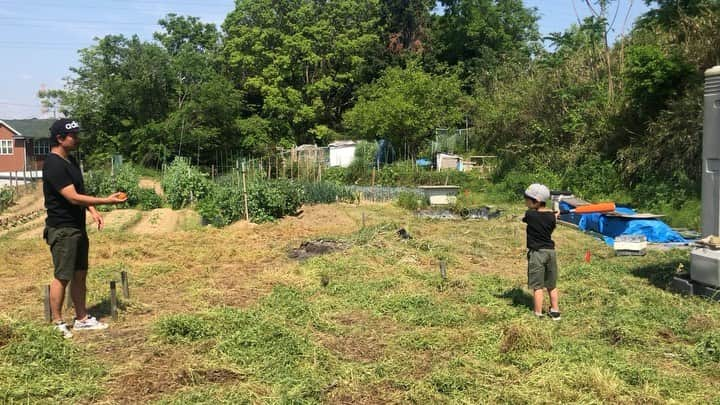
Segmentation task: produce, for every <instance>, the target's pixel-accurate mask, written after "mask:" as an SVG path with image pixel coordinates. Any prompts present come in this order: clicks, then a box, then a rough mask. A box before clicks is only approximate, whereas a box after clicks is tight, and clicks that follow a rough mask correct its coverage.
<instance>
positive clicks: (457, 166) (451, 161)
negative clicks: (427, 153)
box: [435, 153, 463, 171]
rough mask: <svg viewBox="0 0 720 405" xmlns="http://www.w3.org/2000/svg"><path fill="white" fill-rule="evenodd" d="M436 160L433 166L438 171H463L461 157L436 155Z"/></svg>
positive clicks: (445, 154) (443, 154) (444, 154)
mask: <svg viewBox="0 0 720 405" xmlns="http://www.w3.org/2000/svg"><path fill="white" fill-rule="evenodd" d="M436 159H437V161H436V162H435V164H436V167H437V170H438V171H440V170H444V169H452V170H460V171H462V170H463V158H462V157H461V156H458V155H450V154H447V153H438V154H437V157H436Z"/></svg>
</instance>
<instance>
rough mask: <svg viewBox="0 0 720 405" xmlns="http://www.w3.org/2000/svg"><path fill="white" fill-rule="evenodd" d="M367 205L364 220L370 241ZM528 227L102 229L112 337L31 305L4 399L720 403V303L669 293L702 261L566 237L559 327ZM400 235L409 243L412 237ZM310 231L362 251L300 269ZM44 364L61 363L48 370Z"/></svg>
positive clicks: (333, 224) (12, 320) (1, 377)
mask: <svg viewBox="0 0 720 405" xmlns="http://www.w3.org/2000/svg"><path fill="white" fill-rule="evenodd" d="M363 212H364V213H365V214H366V217H367V219H368V220H367V223H368V226H367V227H366V228H365V229H360V222H361V219H360V218H361V216H362V213H363ZM520 214H521V208H520V207H519V206H518V207H511V209H510V210H509V212H508V214H507V215H505V216H503V217H502V218H500V219H497V220H492V221H459V222H454V221H449V222H448V221H428V220H419V219H416V218H414V217H412V215H410V214H409V213H407V212H404V211H401V210H398V209H397V208H394V207H391V206H381V205H363V206H359V207H358V206H351V205H333V206H322V207H316V208H309V209H306V213H305V214H304V217H303V218H301V219H296V218H290V219H287V220H283V221H280V222H278V223H276V224H267V225H262V226H258V227H251V226H241V227H231V228H227V229H223V230H212V229H206V230H194V231H190V232H180V233H175V234H171V235H167V236H165V237H162V238H158V237H154V238H152V239H150V238H145V237H137V236H133V235H130V234H127V233H122V232H110V233H106V234H103V235H99V236H97V237H96V239H95V240H93V246H92V248H91V249H92V250H93V255H94V256H93V259H92V260H91V262H92V263H93V269H92V271H91V280H90V284H91V295H90V300H91V303H93V304H96V309H98V310H106V308H105V306H106V305H107V303H106V292H105V290H106V289H107V287H106V284H107V281H108V280H109V279H112V278H115V279H117V273H119V271H121V270H123V269H126V270H128V271H130V274H131V283H132V284H131V286H132V290H131V294H132V295H131V299H130V300H126V301H124V302H122V306H121V307H122V309H123V311H122V312H121V320H120V321H119V322H117V323H115V324H113V325H112V326H111V328H110V329H109V332H107V333H105V334H95V335H87V336H86V337H85V336H83V337H81V338H79V339H75V340H74V341H73V342H63V341H61V339H59V338H54V337H53V336H51V335H50V333H49V332H48V328H47V327H44V326H42V324H41V322H40V315H41V312H38V311H37V297H36V296H33V298H32V299H30V298H28V299H19V300H17V301H16V302H15V303H13V302H9V304H10V307H9V309H7V310H6V309H5V307H3V309H2V310H0V312H2V316H4V319H6V321H3V322H5V324H7V325H8V326H7V327H6V329H3V330H6V331H8V332H7V333H5V335H7V336H9V337H8V338H3V337H2V336H3V334H2V333H0V358H1V359H0V360H2V363H1V364H2V365H1V366H0V367H2V369H1V370H0V398H2V399H3V400H4V401H6V402H8V401H12V400H14V401H20V402H42V401H45V400H59V399H71V400H75V401H79V402H83V401H85V402H90V401H96V400H97V401H101V402H106V403H113V402H138V401H139V402H159V403H166V404H184V403H233V404H234V403H323V402H324V403H407V402H415V403H490V402H502V403H550V402H574V403H608V402H609V403H669V402H683V403H719V402H720V379H718V377H720V304H718V303H715V302H711V301H708V300H704V299H700V298H686V297H682V296H678V295H675V294H672V293H670V292H667V291H666V290H665V287H666V285H667V282H668V280H669V279H670V278H671V277H672V274H674V272H675V271H676V270H677V269H678V268H679V267H681V266H684V267H685V268H687V267H688V263H687V260H688V252H687V251H679V250H676V251H651V252H650V253H649V254H648V256H646V257H614V256H613V254H612V252H611V251H610V250H609V249H608V248H606V247H605V246H604V245H603V244H602V243H600V242H599V241H596V240H594V239H592V238H590V237H588V236H586V235H583V234H580V233H579V232H577V231H574V230H571V229H567V228H560V229H559V230H558V231H557V233H556V236H555V239H556V241H557V242H558V252H559V260H560V266H561V273H560V274H561V276H560V282H559V287H560V290H561V307H562V310H563V320H562V321H560V322H553V321H551V320H549V319H545V320H537V319H534V318H533V316H532V315H531V310H530V307H529V306H530V305H531V297H530V295H529V292H528V291H527V290H526V288H525V286H524V284H525V281H526V277H525V266H526V263H525V257H524V227H523V225H522V224H521V223H520V222H519V215H520ZM400 227H404V228H405V229H407V230H408V231H409V233H410V234H411V235H412V237H413V238H412V239H409V240H403V239H400V238H399V237H398V236H397V235H396V231H397V229H399V228H400ZM312 238H323V239H326V240H327V239H333V238H334V239H342V240H344V241H346V242H349V243H350V244H351V245H352V247H351V248H350V249H348V250H346V251H343V252H336V253H331V254H328V255H323V256H317V257H314V258H311V259H308V260H306V261H303V262H296V261H293V260H290V259H288V258H287V257H286V253H287V249H288V248H290V247H296V246H297V245H299V243H300V242H301V241H303V240H307V239H312ZM0 243H3V244H5V245H6V246H7V247H8V248H9V249H10V250H11V251H14V252H16V254H19V255H21V256H22V255H23V254H27V255H28V256H29V255H30V253H21V252H27V251H30V252H31V253H32V252H34V254H35V255H42V254H44V252H43V251H42V249H44V248H45V247H44V246H42V245H41V244H39V243H36V244H33V243H32V242H24V243H26V245H20V244H21V243H23V242H18V241H13V240H6V241H3V242H0ZM588 250H589V251H591V261H590V263H586V262H585V261H584V260H583V258H584V256H585V253H586V251H588ZM33 257H34V256H33ZM35 260H37V263H38V265H40V263H41V262H42V260H41V259H35ZM440 260H444V261H445V262H446V263H447V273H448V278H447V280H442V279H441V278H440V273H439V270H438V263H439V261H440ZM6 262H8V260H6ZM20 262H22V261H21V260H18V259H15V260H14V261H13V260H10V261H9V263H10V266H11V267H12V266H15V265H16V263H20ZM15 268H16V269H18V267H15ZM46 271H47V270H46ZM6 272H7V271H6ZM3 274H5V273H3ZM7 274H10V273H7ZM0 275H2V274H0ZM42 277H43V273H42V272H40V271H37V272H30V273H29V274H27V275H26V276H23V275H22V274H19V273H18V271H17V270H16V272H15V273H12V277H11V279H12V280H13V282H12V284H11V288H15V289H16V292H15V294H19V295H20V296H22V297H24V296H25V295H28V294H36V293H35V292H32V293H29V292H27V291H26V290H28V287H27V286H28V284H30V285H33V283H38V282H40V281H41V280H43V278H42ZM25 278H27V279H28V280H30V281H27V282H25V281H23V280H24V279H25ZM45 282H47V281H45ZM23 291H25V292H23ZM23 315H25V316H23ZM0 319H3V318H0ZM20 322H22V323H20ZM0 332H1V331H0ZM138 336H140V337H141V338H137V337H138ZM35 342H41V343H35ZM45 342H50V343H47V344H46V343H45ZM33 345H34V346H33ZM26 347H31V348H32V347H36V348H37V351H38V352H37V353H36V352H33V351H32V350H25V348H26ZM19 348H22V350H21V349H19ZM46 348H47V349H46ZM21 352H28V353H35V354H32V355H21V354H20V353H21ZM56 352H61V353H64V354H63V356H69V357H68V358H71V357H72V356H76V355H77V353H83V355H82V356H80V357H79V358H80V359H81V360H82V361H80V362H77V365H75V364H73V366H72V368H71V369H72V370H73V373H79V374H73V375H81V376H82V378H81V379H77V380H76V379H73V378H61V376H63V373H64V372H65V371H66V369H64V368H62V367H61V366H60V365H58V364H57V363H55V362H54V360H52V359H57V356H59V355H58V354H54V353H56ZM22 356H31V357H29V358H28V357H22ZM43 356H47V358H48V359H49V360H48V361H49V363H48V364H50V366H48V367H47V368H43V367H38V366H37V364H42V361H40V363H38V361H37V359H41V360H42V359H43V358H44V357H43ZM123 358H124V359H125V360H122V359H123ZM33 361H35V362H34V363H33ZM8 364H9V366H8ZM53 364H55V366H51V365H53ZM58 367H60V368H58ZM67 367H68V370H69V369H70V367H71V366H69V365H68V366H67ZM18 376H20V377H18ZM22 376H25V377H22ZM59 376H60V377H59ZM150 380H151V381H156V382H157V384H149V383H148V382H147V381H150ZM61 382H62V384H61ZM128 384H134V385H132V388H129V386H128ZM38 387H43V388H42V389H40V388H38ZM128 390H129V391H136V395H129V394H126V393H125V391H128ZM128 395H129V396H128Z"/></svg>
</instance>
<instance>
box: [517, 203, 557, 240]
mask: <svg viewBox="0 0 720 405" xmlns="http://www.w3.org/2000/svg"><path fill="white" fill-rule="evenodd" d="M522 220H523V222H525V223H526V224H527V247H528V249H530V250H540V249H555V242H553V240H552V233H553V231H554V230H555V223H556V221H555V213H554V212H552V211H537V210H527V211H526V212H525V217H524V218H523V219H522Z"/></svg>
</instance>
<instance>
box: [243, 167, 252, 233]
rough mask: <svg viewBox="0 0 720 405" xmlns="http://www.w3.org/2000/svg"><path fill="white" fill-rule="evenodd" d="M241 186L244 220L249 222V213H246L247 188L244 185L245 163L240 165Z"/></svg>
mask: <svg viewBox="0 0 720 405" xmlns="http://www.w3.org/2000/svg"><path fill="white" fill-rule="evenodd" d="M242 185H243V199H244V200H245V220H246V221H248V222H250V212H249V211H248V199H247V187H246V185H245V163H244V162H243V165H242Z"/></svg>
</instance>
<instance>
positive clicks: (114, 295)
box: [110, 281, 118, 321]
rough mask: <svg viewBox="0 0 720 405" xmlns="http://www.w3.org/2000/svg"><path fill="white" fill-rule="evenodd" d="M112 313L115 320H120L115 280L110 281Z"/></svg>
mask: <svg viewBox="0 0 720 405" xmlns="http://www.w3.org/2000/svg"><path fill="white" fill-rule="evenodd" d="M110 315H111V316H112V320H113V321H117V320H118V310H117V290H116V289H115V282H114V281H111V282H110Z"/></svg>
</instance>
